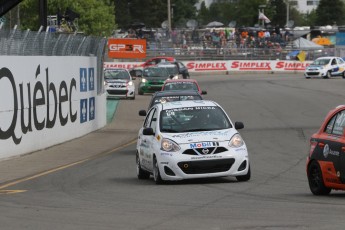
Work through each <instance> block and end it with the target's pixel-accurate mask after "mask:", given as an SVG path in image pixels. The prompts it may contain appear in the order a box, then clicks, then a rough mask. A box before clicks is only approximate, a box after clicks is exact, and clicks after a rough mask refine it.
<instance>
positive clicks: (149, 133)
mask: <svg viewBox="0 0 345 230" xmlns="http://www.w3.org/2000/svg"><path fill="white" fill-rule="evenodd" d="M143 135H145V136H153V135H155V133H154V132H153V129H152V128H144V129H143Z"/></svg>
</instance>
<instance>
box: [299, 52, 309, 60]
mask: <svg viewBox="0 0 345 230" xmlns="http://www.w3.org/2000/svg"><path fill="white" fill-rule="evenodd" d="M306 56H307V54H306V53H305V52H304V51H301V52H299V54H298V55H297V58H298V60H299V61H300V62H304V61H305V58H306Z"/></svg>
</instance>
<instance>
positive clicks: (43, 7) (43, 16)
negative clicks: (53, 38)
mask: <svg viewBox="0 0 345 230" xmlns="http://www.w3.org/2000/svg"><path fill="white" fill-rule="evenodd" d="M39 1H40V3H39V11H40V14H39V15H40V26H43V29H46V28H47V0H39Z"/></svg>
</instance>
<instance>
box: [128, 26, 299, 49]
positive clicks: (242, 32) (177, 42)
mask: <svg viewBox="0 0 345 230" xmlns="http://www.w3.org/2000/svg"><path fill="white" fill-rule="evenodd" d="M127 37H129V38H145V39H147V40H148V41H149V42H151V43H154V44H155V47H156V48H159V49H160V48H171V47H173V48H181V49H190V48H202V49H207V48H215V49H221V48H228V49H237V50H245V49H248V48H262V49H274V50H277V51H279V50H281V49H282V48H284V47H285V46H286V44H287V43H288V42H289V41H291V40H292V34H291V33H290V32H289V30H285V31H282V30H281V29H280V28H279V27H275V28H273V29H272V30H268V29H260V28H213V29H199V30H197V29H195V30H188V29H172V31H171V32H169V31H168V30H163V29H154V30H153V29H150V30H147V29H145V30H143V29H137V30H134V29H129V30H128V35H127Z"/></svg>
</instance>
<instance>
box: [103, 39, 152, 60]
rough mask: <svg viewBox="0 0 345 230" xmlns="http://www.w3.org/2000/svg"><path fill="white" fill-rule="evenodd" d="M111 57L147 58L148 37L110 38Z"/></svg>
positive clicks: (109, 49) (109, 53) (109, 50)
mask: <svg viewBox="0 0 345 230" xmlns="http://www.w3.org/2000/svg"><path fill="white" fill-rule="evenodd" d="M108 57H109V58H115V59H117V58H132V59H137V58H146V39H122V38H121V39H120V38H110V39H108Z"/></svg>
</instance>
